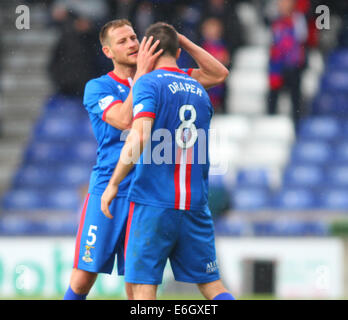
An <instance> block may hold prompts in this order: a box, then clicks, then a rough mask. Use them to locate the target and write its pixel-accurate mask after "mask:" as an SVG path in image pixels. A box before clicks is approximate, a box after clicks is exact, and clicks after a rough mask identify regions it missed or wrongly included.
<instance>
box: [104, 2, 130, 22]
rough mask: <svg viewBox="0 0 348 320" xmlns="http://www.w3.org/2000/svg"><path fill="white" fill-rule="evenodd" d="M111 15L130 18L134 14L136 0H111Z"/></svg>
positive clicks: (118, 17)
mask: <svg viewBox="0 0 348 320" xmlns="http://www.w3.org/2000/svg"><path fill="white" fill-rule="evenodd" d="M108 3H109V9H110V17H109V20H114V19H127V18H128V19H130V17H131V15H132V14H133V11H134V7H135V5H136V0H109V1H108Z"/></svg>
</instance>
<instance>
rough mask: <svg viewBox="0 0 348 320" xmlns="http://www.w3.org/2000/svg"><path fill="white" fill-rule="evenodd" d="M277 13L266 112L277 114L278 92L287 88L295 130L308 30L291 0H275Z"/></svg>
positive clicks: (273, 26)
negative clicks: (276, 0) (276, 1)
mask: <svg viewBox="0 0 348 320" xmlns="http://www.w3.org/2000/svg"><path fill="white" fill-rule="evenodd" d="M278 9H279V16H278V17H277V18H276V19H275V21H274V22H273V23H272V27H271V29H272V37H273V39H272V44H271V48H270V63H269V85H270V91H269V95H268V114H270V115H273V114H276V111H277V103H278V97H279V94H280V92H281V91H282V90H283V89H284V88H287V89H288V90H289V91H290V97H291V106H292V111H291V112H292V119H293V122H294V125H295V128H296V129H297V125H298V121H299V118H300V116H301V113H302V112H303V105H302V96H301V78H302V73H303V69H304V66H305V60H306V52H305V50H306V49H305V45H304V44H305V42H306V41H307V35H308V29H307V24H306V20H305V18H304V16H303V14H301V13H299V12H296V11H295V1H294V0H278Z"/></svg>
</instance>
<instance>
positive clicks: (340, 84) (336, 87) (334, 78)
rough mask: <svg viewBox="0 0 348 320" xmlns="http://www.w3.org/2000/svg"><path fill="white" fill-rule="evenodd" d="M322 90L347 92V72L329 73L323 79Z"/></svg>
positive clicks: (335, 71)
mask: <svg viewBox="0 0 348 320" xmlns="http://www.w3.org/2000/svg"><path fill="white" fill-rule="evenodd" d="M321 89H322V90H327V91H330V92H333V93H339V92H347V90H348V73H347V72H346V71H345V70H334V71H330V72H327V73H326V74H324V76H323V77H322V80H321Z"/></svg>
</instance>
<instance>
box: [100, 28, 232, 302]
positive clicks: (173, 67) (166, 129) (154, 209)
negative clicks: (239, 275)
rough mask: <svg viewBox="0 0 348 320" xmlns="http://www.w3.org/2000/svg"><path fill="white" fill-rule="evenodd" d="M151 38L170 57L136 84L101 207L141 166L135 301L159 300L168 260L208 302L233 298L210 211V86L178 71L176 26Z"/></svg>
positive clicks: (133, 218)
mask: <svg viewBox="0 0 348 320" xmlns="http://www.w3.org/2000/svg"><path fill="white" fill-rule="evenodd" d="M146 35H147V36H153V38H154V39H156V40H160V43H159V48H161V49H163V54H162V55H161V56H160V57H159V58H158V61H157V62H156V64H155V67H154V71H152V72H150V73H147V74H145V75H143V76H141V77H140V78H139V79H138V81H137V82H136V83H135V84H134V86H133V106H134V107H133V123H132V128H131V130H130V133H129V135H128V137H127V140H126V143H125V145H124V146H123V148H122V151H121V155H120V161H119V162H118V163H117V165H116V168H115V170H114V172H113V174H112V177H111V179H110V181H109V184H108V186H107V187H106V189H105V191H104V193H103V195H102V197H101V209H102V212H103V213H104V214H105V215H106V216H107V217H110V210H109V207H110V204H111V202H112V199H114V198H115V197H116V196H117V194H118V192H119V186H120V183H121V182H122V181H123V179H124V178H125V177H126V176H127V174H128V173H129V172H130V170H132V168H133V167H134V165H135V170H134V174H133V177H132V181H131V185H130V188H129V193H128V199H129V200H130V209H129V214H128V221H127V228H126V237H125V281H126V282H127V283H130V284H131V288H132V292H133V295H134V299H155V298H156V291H157V285H158V284H160V283H162V278H163V272H164V268H165V265H166V262H167V259H169V260H170V265H171V268H172V270H173V274H174V278H175V279H176V280H177V281H184V282H191V283H196V284H197V285H198V288H199V289H200V291H201V292H202V294H203V295H204V296H205V297H206V298H207V299H228V300H232V299H233V296H232V295H231V294H230V293H228V292H227V290H226V288H225V287H224V285H223V284H222V281H221V279H220V274H219V268H218V262H217V257H216V251H215V239H214V226H213V220H212V217H211V213H210V211H209V208H208V171H209V160H208V140H209V125H210V120H211V117H212V115H213V108H212V105H211V102H210V99H209V96H208V94H207V92H206V91H205V89H204V88H203V86H202V85H201V84H200V83H198V82H197V81H196V80H195V79H193V78H192V77H191V76H190V75H189V74H188V73H187V72H186V71H185V70H181V69H179V68H178V66H177V63H176V60H177V59H178V57H179V55H180V48H179V45H178V37H177V33H176V31H175V29H174V28H173V27H172V26H170V25H168V24H166V23H161V22H159V23H156V24H154V25H152V26H150V27H149V28H148V29H147V31H146Z"/></svg>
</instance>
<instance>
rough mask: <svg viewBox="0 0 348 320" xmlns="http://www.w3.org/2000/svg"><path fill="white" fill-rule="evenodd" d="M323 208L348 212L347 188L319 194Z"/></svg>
mask: <svg viewBox="0 0 348 320" xmlns="http://www.w3.org/2000/svg"><path fill="white" fill-rule="evenodd" d="M318 197H319V198H320V201H321V206H322V208H323V209H326V210H344V211H346V210H348V196H347V189H346V188H332V189H328V190H323V191H322V192H320V193H319V194H318Z"/></svg>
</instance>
